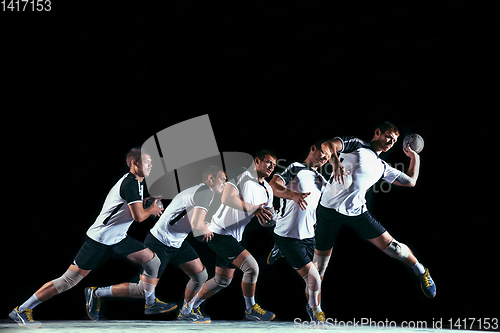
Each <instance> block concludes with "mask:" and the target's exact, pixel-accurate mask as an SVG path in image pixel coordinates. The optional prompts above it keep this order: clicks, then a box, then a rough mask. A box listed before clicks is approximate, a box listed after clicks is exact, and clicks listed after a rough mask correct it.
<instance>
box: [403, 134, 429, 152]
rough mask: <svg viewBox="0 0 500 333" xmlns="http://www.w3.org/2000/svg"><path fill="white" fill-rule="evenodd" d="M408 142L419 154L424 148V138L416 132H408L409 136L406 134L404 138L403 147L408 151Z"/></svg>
mask: <svg viewBox="0 0 500 333" xmlns="http://www.w3.org/2000/svg"><path fill="white" fill-rule="evenodd" d="M408 144H409V145H410V147H411V149H413V150H414V151H415V152H416V153H417V154H418V153H420V152H421V151H422V149H424V139H423V138H422V137H421V136H420V135H418V134H416V133H412V134H408V135H407V136H405V138H404V140H403V149H404V150H405V151H407V150H406V147H408Z"/></svg>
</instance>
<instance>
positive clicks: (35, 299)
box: [18, 294, 42, 311]
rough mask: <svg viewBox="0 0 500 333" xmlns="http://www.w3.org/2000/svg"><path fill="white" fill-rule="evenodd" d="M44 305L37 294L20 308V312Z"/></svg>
mask: <svg viewBox="0 0 500 333" xmlns="http://www.w3.org/2000/svg"><path fill="white" fill-rule="evenodd" d="M40 303H42V302H41V301H40V300H39V299H38V297H36V295H35V294H33V295H31V297H30V298H28V300H27V301H26V302H24V303H23V304H21V305H20V306H19V308H18V310H19V311H23V310H26V309H34V308H35V306H37V305H38V304H40Z"/></svg>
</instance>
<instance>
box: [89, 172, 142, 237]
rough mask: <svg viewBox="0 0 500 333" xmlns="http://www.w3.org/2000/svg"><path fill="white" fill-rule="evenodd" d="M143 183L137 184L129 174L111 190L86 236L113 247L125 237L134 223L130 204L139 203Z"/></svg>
mask: <svg viewBox="0 0 500 333" xmlns="http://www.w3.org/2000/svg"><path fill="white" fill-rule="evenodd" d="M144 190H145V188H144V181H143V182H139V181H138V180H137V179H136V178H135V176H134V175H133V174H131V173H130V172H129V173H127V174H126V175H124V176H123V177H122V178H121V179H120V180H119V181H118V182H117V183H116V184H115V186H113V188H111V190H110V191H109V193H108V195H107V196H106V200H105V201H104V205H103V206H102V210H101V213H99V216H98V217H97V219H96V220H95V222H94V224H92V226H91V227H90V228H89V230H87V236H89V237H90V238H92V239H93V240H95V241H96V242H99V243H101V244H105V245H114V244H117V243H119V242H120V241H121V240H123V239H124V238H125V237H127V230H128V228H129V227H130V225H131V224H132V222H134V218H133V217H132V213H131V212H130V208H129V207H128V206H129V205H130V204H133V203H135V202H141V203H142V198H143V191H144Z"/></svg>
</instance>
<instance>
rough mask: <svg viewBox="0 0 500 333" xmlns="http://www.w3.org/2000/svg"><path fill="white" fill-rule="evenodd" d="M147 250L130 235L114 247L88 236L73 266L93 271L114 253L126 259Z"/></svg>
mask: <svg viewBox="0 0 500 333" xmlns="http://www.w3.org/2000/svg"><path fill="white" fill-rule="evenodd" d="M145 248H146V246H145V245H144V244H142V243H141V242H139V241H138V240H136V239H133V238H132V237H129V236H128V235H127V237H125V238H124V239H123V240H121V241H120V242H119V243H117V244H114V245H105V244H102V243H99V242H96V241H95V240H93V239H92V238H90V237H88V236H87V239H86V240H85V243H83V245H82V247H81V248H80V251H79V252H78V254H77V255H76V257H75V260H74V261H73V265H76V266H78V268H80V269H84V270H92V269H95V268H96V267H98V266H99V265H100V264H101V263H103V262H104V261H106V260H108V259H109V257H111V256H112V255H113V253H116V254H118V255H120V256H122V257H125V258H126V257H127V256H128V255H129V254H132V253H135V252H139V251H142V250H144V249H145Z"/></svg>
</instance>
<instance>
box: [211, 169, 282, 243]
mask: <svg viewBox="0 0 500 333" xmlns="http://www.w3.org/2000/svg"><path fill="white" fill-rule="evenodd" d="M228 185H230V186H234V187H235V188H236V190H237V191H238V195H239V197H240V199H241V200H243V201H244V202H248V203H250V204H253V205H261V204H264V205H265V206H272V204H273V189H272V188H271V186H270V185H269V183H268V182H267V181H266V180H264V181H263V182H262V183H259V181H258V180H257V179H256V178H255V177H254V176H253V175H252V173H251V172H250V171H249V170H247V169H245V168H241V169H238V170H237V171H236V172H235V173H233V175H232V176H231V177H229V180H228V181H227V184H226V186H228ZM253 217H254V215H253V214H248V213H247V212H244V211H241V210H238V209H234V208H231V207H229V206H226V205H224V204H222V205H220V207H219V209H218V210H217V212H216V213H215V214H214V215H213V216H212V224H211V225H210V227H209V229H210V230H211V231H212V232H214V233H216V234H219V235H230V236H233V237H234V238H235V239H236V240H237V241H238V242H241V240H242V238H243V232H244V231H245V227H246V226H247V224H248V223H250V220H251V219H252V218H253Z"/></svg>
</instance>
